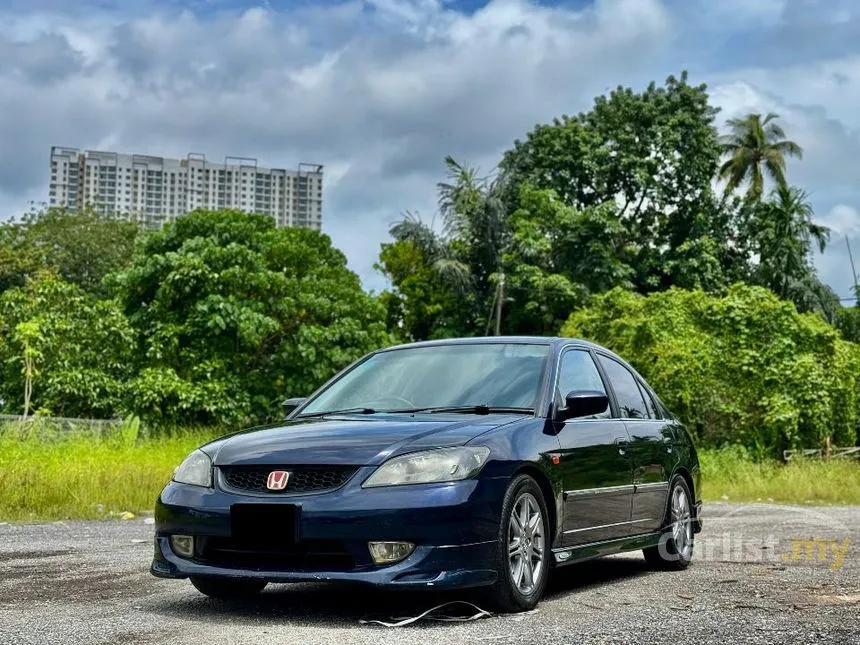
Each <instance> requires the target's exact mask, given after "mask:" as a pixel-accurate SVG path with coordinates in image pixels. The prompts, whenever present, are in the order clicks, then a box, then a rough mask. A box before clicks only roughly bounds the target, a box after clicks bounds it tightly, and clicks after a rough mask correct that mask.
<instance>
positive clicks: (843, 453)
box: [782, 447, 860, 461]
mask: <svg viewBox="0 0 860 645" xmlns="http://www.w3.org/2000/svg"><path fill="white" fill-rule="evenodd" d="M792 457H803V458H808V457H814V458H818V459H821V458H823V457H827V458H828V459H852V458H853V459H860V447H856V448H831V449H830V454H829V455H828V454H827V451H826V450H825V449H823V448H805V449H802V450H783V451H782V458H783V460H785V461H791V459H792Z"/></svg>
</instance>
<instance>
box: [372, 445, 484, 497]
mask: <svg viewBox="0 0 860 645" xmlns="http://www.w3.org/2000/svg"><path fill="white" fill-rule="evenodd" d="M489 456H490V449H489V448H487V447H485V446H463V447H457V448H439V449H436V450H426V451H424V452H413V453H412V454H409V455H402V456H400V457H395V458H394V459H390V460H388V461H386V462H385V463H384V464H382V465H381V466H380V467H379V468H377V470H376V472H374V473H373V474H372V475H371V476H370V477H368V478H367V481H365V482H364V484H362V487H364V488H371V487H374V486H399V485H401V484H430V483H434V482H452V481H458V480H460V479H466V478H468V477H471V476H472V475H474V474H475V473H477V472H478V471H479V470H480V469H481V466H483V465H484V462H485V461H487V457H489Z"/></svg>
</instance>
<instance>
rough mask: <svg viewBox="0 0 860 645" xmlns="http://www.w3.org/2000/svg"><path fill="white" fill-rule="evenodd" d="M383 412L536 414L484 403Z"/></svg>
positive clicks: (531, 409)
mask: <svg viewBox="0 0 860 645" xmlns="http://www.w3.org/2000/svg"><path fill="white" fill-rule="evenodd" d="M381 411H382V412H402V413H412V412H427V413H428V414H437V413H444V412H457V413H459V414H499V413H505V412H509V413H512V414H534V408H517V407H505V406H490V405H485V404H483V403H479V404H477V405H444V406H442V405H440V406H435V407H426V408H412V409H407V410H381Z"/></svg>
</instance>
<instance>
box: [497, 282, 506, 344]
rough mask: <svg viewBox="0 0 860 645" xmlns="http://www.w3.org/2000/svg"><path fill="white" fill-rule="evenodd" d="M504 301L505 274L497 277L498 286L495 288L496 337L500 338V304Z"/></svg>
mask: <svg viewBox="0 0 860 645" xmlns="http://www.w3.org/2000/svg"><path fill="white" fill-rule="evenodd" d="M504 301H505V274H504V273H502V274H501V275H500V276H499V284H498V286H497V287H496V334H495V335H496V336H501V335H502V334H501V327H502V303H503V302H504Z"/></svg>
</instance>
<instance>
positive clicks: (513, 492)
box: [488, 475, 552, 613]
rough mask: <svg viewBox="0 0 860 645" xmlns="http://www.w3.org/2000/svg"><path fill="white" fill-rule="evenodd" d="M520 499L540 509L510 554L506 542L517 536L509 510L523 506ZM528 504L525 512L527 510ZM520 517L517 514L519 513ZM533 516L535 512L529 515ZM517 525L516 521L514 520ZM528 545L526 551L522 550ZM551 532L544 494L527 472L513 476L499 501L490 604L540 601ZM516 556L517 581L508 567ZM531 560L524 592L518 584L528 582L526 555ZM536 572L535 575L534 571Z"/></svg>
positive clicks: (518, 607) (510, 608) (515, 606)
mask: <svg viewBox="0 0 860 645" xmlns="http://www.w3.org/2000/svg"><path fill="white" fill-rule="evenodd" d="M523 503H528V504H529V507H528V508H531V507H536V508H537V509H539V510H540V517H539V518H537V521H536V524H535V526H534V527H533V528H532V529H531V530H529V531H527V532H525V534H524V535H525V537H522V536H521V537H519V538H518V542H521V543H522V545H521V547H520V549H521V550H520V551H519V552H518V553H516V554H514V555H513V556H512V555H510V549H509V545H510V544H511V542H512V539H514V538H515V537H516V536H515V535H514V531H516V529H515V528H514V527H512V526H511V522H512V514H513V513H514V511H515V509H519V510H522V508H523V505H522V504H523ZM528 508H527V514H528ZM518 517H519V515H518ZM531 517H534V515H531ZM517 526H519V523H517ZM526 547H528V549H529V550H528V552H527V553H526V552H525V551H523V549H525V548H526ZM551 547H552V534H551V532H550V530H549V514H548V513H547V510H546V502H545V500H544V498H543V493H542V492H541V489H540V486H538V484H537V482H536V481H535V480H534V479H532V478H531V477H529V476H528V475H519V476H517V477H515V478H514V479H513V481H512V482H511V484H510V486H508V490H507V492H506V493H505V499H504V503H503V504H502V515H501V520H500V522H499V534H498V540H497V541H496V551H495V560H496V570H497V571H498V573H499V577H498V580H497V581H496V583H495V584H494V585H493V586H492V587H490V588H489V599H488V600H489V602H490V604H491V605H492V608H493V609H494V610H496V611H499V612H505V613H509V612H519V611H528V610H530V609H534V607H535V606H536V605H537V604H538V601H540V599H541V596H543V592H544V590H545V589H546V583H547V579H548V578H549V568H550V566H551V562H552V549H551ZM538 548H539V549H540V550H541V551H542V559H541V560H540V561H539V562H540V566H539V567H538V566H536V563H537V562H538V560H537V556H536V552H537V550H538ZM515 557H518V558H519V561H520V562H522V569H521V570H520V573H521V576H520V583H519V584H518V583H517V582H515V581H514V574H513V572H512V571H511V566H512V564H511V561H512V559H513V558H515ZM525 558H528V562H530V563H531V568H530V569H529V570H530V571H531V572H532V581H531V585H530V588H528V589H527V590H526V592H524V591H523V590H522V589H521V587H529V585H527V584H525V583H526V582H527V573H526V571H525V568H526V566H527V565H526V559H525ZM534 574H536V577H535V575H534Z"/></svg>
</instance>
